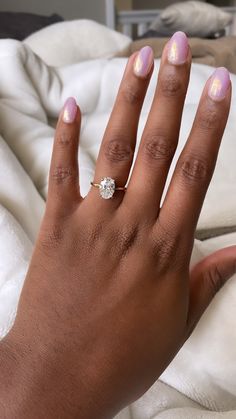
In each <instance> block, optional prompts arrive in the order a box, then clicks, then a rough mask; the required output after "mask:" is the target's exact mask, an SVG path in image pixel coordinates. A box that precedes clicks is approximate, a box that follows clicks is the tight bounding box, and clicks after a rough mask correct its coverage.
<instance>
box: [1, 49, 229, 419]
mask: <svg viewBox="0 0 236 419" xmlns="http://www.w3.org/2000/svg"><path fill="white" fill-rule="evenodd" d="M135 56H136V54H134V55H133V56H131V58H130V60H129V62H128V64H127V68H126V71H125V74H124V78H123V80H122V83H121V86H120V90H119V93H118V97H117V100H116V103H115V106H114V109H113V112H112V115H111V118H110V121H109V124H108V127H107V129H106V132H105V135H104V139H103V143H102V146H101V149H100V153H99V157H98V161H97V165H96V173H95V181H96V182H99V181H100V179H101V177H103V176H111V177H112V178H114V179H116V181H117V184H118V185H124V184H125V183H126V181H127V179H128V176H129V172H130V168H131V164H132V159H133V151H134V148H135V141H136V133H137V126H138V120H139V115H140V111H141V107H142V103H143V100H144V97H145V93H146V90H147V87H148V83H149V80H150V77H151V73H152V70H153V69H152V70H151V71H150V74H149V76H148V77H147V78H146V79H142V78H138V77H137V76H135V75H134V73H133V70H132V66H133V62H134V59H135ZM190 63H191V54H190V52H189V56H188V60H187V63H186V64H184V65H181V66H174V65H171V64H169V63H168V62H167V58H166V48H165V50H164V53H163V57H162V63H161V69H160V72H159V81H158V85H157V90H156V93H155V97H154V101H153V105H152V108H151V111H150V114H149V117H148V120H147V124H146V126H145V129H144V132H143V137H142V141H141V145H140V148H139V151H138V155H137V159H136V162H135V165H134V170H133V173H132V176H131V179H130V182H129V187H128V190H127V191H126V192H116V193H115V195H114V198H113V199H112V200H109V201H105V200H103V199H101V198H100V196H99V192H98V190H97V189H95V188H91V190H90V191H89V193H88V195H87V197H86V198H85V199H82V198H81V196H80V192H79V182H78V163H77V148H78V138H79V129H80V118H81V117H80V111H79V109H78V112H77V119H76V121H75V123H72V124H66V123H64V122H63V121H62V119H61V115H60V118H59V122H58V126H57V130H56V136H55V143H54V150H53V156H52V163H51V170H50V180H49V192H48V200H47V207H46V212H45V216H44V219H43V222H42V225H41V229H40V233H39V237H38V240H37V243H36V246H35V250H34V254H33V257H32V260H31V264H30V267H29V271H28V274H27V278H26V281H25V285H24V288H23V291H22V294H21V298H20V303H19V309H18V313H17V317H16V321H15V324H14V326H13V328H12V330H11V331H10V333H9V334H8V336H7V337H6V338H5V339H3V341H2V342H1V345H0V349H1V351H0V360H1V385H0V416H1V418H6V419H8V418H11V419H13V418H17V419H21V418H24V419H41V418H42V419H43V418H44V419H45V418H47V419H54V418H55V419H58V418H60V419H67V418H68V419H69V418H75V419H79V418H81V419H95V418H96V419H106V418H111V417H112V416H114V415H115V414H116V413H117V412H118V411H119V410H120V409H121V408H122V407H124V406H126V405H127V404H129V403H130V402H132V401H133V400H135V399H137V398H138V397H139V396H141V395H142V394H143V393H144V392H145V391H146V390H147V389H148V388H149V387H150V386H151V385H152V384H153V382H154V381H155V380H156V379H157V378H158V377H159V376H160V375H161V373H162V372H163V371H164V369H165V368H166V367H167V365H168V364H169V363H170V362H171V360H172V359H173V357H174V356H175V355H176V353H177V352H178V350H179V349H180V347H181V346H182V345H183V343H184V342H185V340H186V339H187V338H188V337H189V335H190V333H191V332H192V330H193V328H194V326H195V325H196V323H197V322H198V320H199V318H200V317H201V315H202V313H203V312H204V310H205V309H206V308H207V306H208V305H209V303H210V302H211V300H212V298H213V297H214V295H215V294H216V292H217V290H218V289H219V288H220V286H221V285H223V283H224V282H225V281H226V280H227V278H229V277H230V276H231V275H232V274H233V273H234V272H235V261H236V246H232V247H230V248H226V249H223V250H220V251H218V252H217V253H215V254H213V255H211V256H209V257H207V258H205V259H204V260H203V261H202V262H200V263H199V264H197V265H196V266H195V267H194V268H193V270H192V271H191V272H190V270H189V263H190V256H191V251H192V246H193V240H194V232H195V228H196V224H197V220H198V217H199V213H200V210H201V207H202V204H203V200H204V197H205V194H206V191H207V188H208V185H209V182H210V180H211V176H212V174H213V170H214V166H215V162H216V158H217V153H218V149H219V146H220V142H221V138H222V135H223V131H224V128H225V124H226V121H227V117H228V112H229V107H230V96H231V87H230V88H229V89H228V92H227V95H226V98H225V99H223V100H222V101H220V102H214V101H213V100H211V99H210V98H209V97H208V96H207V85H206V88H205V89H204V91H203V95H202V98H201V101H200V105H199V109H198V112H197V115H196V118H195V121H194V124H193V128H192V131H191V133H190V136H189V139H188V141H187V143H186V146H185V148H184V150H183V152H182V154H181V156H180V158H179V161H178V163H177V166H176V170H175V173H174V176H173V178H172V181H171V184H170V187H169V191H168V193H167V196H166V198H165V200H164V203H163V205H162V208H161V209H160V199H161V196H162V193H163V188H164V185H165V181H166V176H167V173H168V170H169V167H170V164H171V160H172V157H173V155H174V152H175V149H176V146H177V142H178V135H179V128H180V122H181V116H182V108H183V104H184V99H185V94H186V90H187V86H188V80H189V72H190ZM62 169H63V170H62Z"/></svg>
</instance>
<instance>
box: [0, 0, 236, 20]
mask: <svg viewBox="0 0 236 419" xmlns="http://www.w3.org/2000/svg"><path fill="white" fill-rule="evenodd" d="M182 1H183V0H182ZM203 1H204V0H203ZM173 3H177V2H176V1H174V0H116V8H117V10H132V9H155V8H157V9H160V8H164V7H167V6H168V5H170V4H173ZM206 3H211V4H215V5H217V6H236V0H212V1H206ZM0 11H2V12H5V11H7V12H28V13H36V14H42V15H50V14H53V13H57V14H59V15H61V16H62V17H63V18H64V19H83V18H86V19H93V20H96V21H98V22H100V23H105V22H106V0H86V1H84V0H66V1H65V0H54V1H53V0H52V1H47V0H41V1H38V0H20V1H19V0H1V2H0Z"/></svg>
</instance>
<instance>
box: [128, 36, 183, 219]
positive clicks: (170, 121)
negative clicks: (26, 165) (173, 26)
mask: <svg viewBox="0 0 236 419" xmlns="http://www.w3.org/2000/svg"><path fill="white" fill-rule="evenodd" d="M190 67H191V51H190V49H189V45H188V39H187V37H186V35H185V34H184V33H183V32H176V33H175V34H174V35H173V37H172V38H171V39H170V41H169V42H168V43H167V45H166V46H165V48H164V51H163V54H162V60H161V66H160V71H159V77H158V83H157V88H156V92H155V95H154V99H153V103H152V107H151V111H150V114H149V117H148V120H147V123H146V126H145V129H144V132H143V135H142V139H141V143H140V147H139V151H138V155H137V159H136V162H135V165H134V169H133V172H132V175H131V179H130V182H129V188H128V191H127V193H126V196H125V202H127V203H129V205H131V206H132V205H133V206H135V208H139V210H140V214H143V213H144V214H145V215H146V216H147V217H149V218H150V216H152V217H155V218H156V216H157V214H158V211H159V206H160V200H161V196H162V193H163V189H164V185H165V182H166V178H167V174H168V171H169V168H170V164H171V161H172V158H173V156H174V153H175V150H176V147H177V143H178V138H179V130H180V124H181V117H182V111H183V106H184V101H185V96H186V92H187V88H188V82H189V74H190ZM140 204H141V205H140Z"/></svg>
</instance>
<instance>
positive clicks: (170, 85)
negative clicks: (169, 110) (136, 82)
mask: <svg viewBox="0 0 236 419" xmlns="http://www.w3.org/2000/svg"><path fill="white" fill-rule="evenodd" d="M159 87H160V91H161V93H162V95H164V96H167V97H172V96H179V95H181V94H182V93H183V85H182V82H181V80H180V79H179V78H178V77H176V75H175V74H167V75H165V76H162V77H161V78H160V81H159Z"/></svg>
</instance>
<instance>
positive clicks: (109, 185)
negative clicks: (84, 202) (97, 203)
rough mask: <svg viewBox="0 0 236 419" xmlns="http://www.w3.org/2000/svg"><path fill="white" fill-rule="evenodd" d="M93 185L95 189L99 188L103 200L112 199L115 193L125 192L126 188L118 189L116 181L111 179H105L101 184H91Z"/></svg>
mask: <svg viewBox="0 0 236 419" xmlns="http://www.w3.org/2000/svg"><path fill="white" fill-rule="evenodd" d="M91 185H92V186H94V187H95V188H99V193H100V196H101V197H102V198H103V199H111V198H112V197H113V195H114V193H115V191H125V190H126V187H125V186H124V187H123V186H121V187H117V186H116V183H115V180H114V179H112V178H111V177H104V178H102V179H101V182H100V183H95V182H91Z"/></svg>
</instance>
